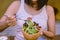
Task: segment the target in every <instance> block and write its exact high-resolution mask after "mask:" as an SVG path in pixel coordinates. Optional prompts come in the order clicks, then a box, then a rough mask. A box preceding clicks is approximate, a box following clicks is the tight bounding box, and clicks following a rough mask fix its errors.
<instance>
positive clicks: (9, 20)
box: [6, 15, 16, 26]
mask: <svg viewBox="0 0 60 40" xmlns="http://www.w3.org/2000/svg"><path fill="white" fill-rule="evenodd" d="M6 20H7V23H8V26H14V25H16V17H15V15H11V16H7V19H6Z"/></svg>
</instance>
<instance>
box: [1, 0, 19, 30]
mask: <svg viewBox="0 0 60 40" xmlns="http://www.w3.org/2000/svg"><path fill="white" fill-rule="evenodd" d="M19 6H20V1H14V2H13V3H12V4H11V5H10V6H9V7H8V9H7V11H6V12H5V14H4V15H3V16H2V18H1V19H0V31H3V30H4V29H6V28H7V27H9V26H8V23H7V21H8V20H7V19H8V18H7V17H10V18H11V16H12V15H14V14H16V12H17V10H18V8H19ZM14 16H15V15H14ZM14 21H15V20H14Z"/></svg>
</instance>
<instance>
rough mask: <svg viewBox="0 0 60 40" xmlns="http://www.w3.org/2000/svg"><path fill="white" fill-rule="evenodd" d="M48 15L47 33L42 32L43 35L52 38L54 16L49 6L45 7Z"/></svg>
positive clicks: (53, 34) (53, 33)
mask: <svg viewBox="0 0 60 40" xmlns="http://www.w3.org/2000/svg"><path fill="white" fill-rule="evenodd" d="M47 15H48V31H43V34H44V35H46V36H47V37H50V38H53V37H54V36H55V30H56V29H55V15H54V10H53V8H52V7H51V6H49V5H48V6H47Z"/></svg>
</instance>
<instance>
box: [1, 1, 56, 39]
mask: <svg viewBox="0 0 60 40" xmlns="http://www.w3.org/2000/svg"><path fill="white" fill-rule="evenodd" d="M24 1H25V2H24ZM47 1H48V0H21V1H14V2H13V3H12V4H11V5H10V6H9V8H8V9H7V11H6V13H5V14H4V16H3V17H2V18H1V20H2V22H3V21H5V24H4V25H3V23H2V22H1V23H2V25H3V26H4V27H1V28H2V29H5V28H7V27H8V26H10V25H11V23H12V22H14V24H13V26H14V25H15V24H16V23H17V24H16V25H15V29H17V32H16V33H17V34H15V33H14V34H15V35H16V37H15V40H25V38H24V36H23V34H22V31H21V29H22V25H23V23H24V20H27V18H28V17H31V18H32V21H35V22H36V23H39V25H40V26H41V27H42V29H41V31H40V32H42V35H41V34H40V35H41V36H40V37H39V38H38V39H37V40H46V38H47V37H49V38H53V37H54V36H55V16H54V10H53V8H52V7H51V6H49V5H47ZM17 10H18V11H17ZM15 14H16V15H15ZM15 16H16V18H15ZM3 18H4V19H5V20H3ZM8 18H9V19H8ZM6 19H7V20H6ZM16 20H17V22H16ZM7 21H8V22H7ZM5 25H8V26H5ZM13 28H14V27H13ZM2 29H1V30H2ZM15 31H16V30H15Z"/></svg>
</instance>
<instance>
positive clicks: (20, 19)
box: [16, 0, 48, 40]
mask: <svg viewBox="0 0 60 40" xmlns="http://www.w3.org/2000/svg"><path fill="white" fill-rule="evenodd" d="M28 17H31V18H32V21H35V22H36V23H38V24H39V25H40V26H41V27H42V29H43V30H47V20H48V16H47V13H46V5H44V7H43V8H42V11H41V12H40V13H38V14H37V15H31V14H29V13H28V12H27V10H25V7H24V0H21V5H20V8H19V10H18V12H17V14H16V18H17V25H18V26H19V28H20V29H22V26H23V23H24V20H27V18H28ZM19 32H21V30H19V31H18V36H17V38H18V37H19V34H20V33H19ZM44 39H45V37H44V36H42V37H40V38H39V40H44Z"/></svg>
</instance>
